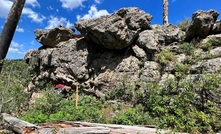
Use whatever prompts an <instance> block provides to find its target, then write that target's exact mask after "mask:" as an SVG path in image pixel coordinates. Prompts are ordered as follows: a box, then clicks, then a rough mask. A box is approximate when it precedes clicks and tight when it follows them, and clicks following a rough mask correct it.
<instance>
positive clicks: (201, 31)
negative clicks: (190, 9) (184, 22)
mask: <svg viewBox="0 0 221 134" xmlns="http://www.w3.org/2000/svg"><path fill="white" fill-rule="evenodd" d="M218 16H219V13H218V12H217V11H215V10H208V11H202V10H199V11H197V12H195V13H194V14H193V16H192V22H191V24H190V26H189V27H188V29H187V32H186V40H187V41H190V40H191V39H193V38H195V37H201V38H205V37H206V36H207V35H208V34H209V33H210V32H211V29H212V28H213V25H214V23H215V22H216V20H217V18H218ZM214 31H215V30H214Z"/></svg>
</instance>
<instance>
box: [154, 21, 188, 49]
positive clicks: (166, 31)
mask: <svg viewBox="0 0 221 134" xmlns="http://www.w3.org/2000/svg"><path fill="white" fill-rule="evenodd" d="M152 27H153V31H154V33H155V35H156V36H157V37H158V41H159V43H160V44H161V45H170V44H171V43H173V42H181V41H182V40H183V39H184V36H185V32H183V31H182V30H181V28H179V27H177V26H175V25H172V24H169V25H163V26H159V25H153V26H152Z"/></svg>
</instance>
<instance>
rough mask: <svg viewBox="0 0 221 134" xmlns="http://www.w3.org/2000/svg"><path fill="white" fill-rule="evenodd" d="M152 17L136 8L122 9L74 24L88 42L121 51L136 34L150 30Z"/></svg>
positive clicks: (131, 41) (129, 43)
mask: <svg viewBox="0 0 221 134" xmlns="http://www.w3.org/2000/svg"><path fill="white" fill-rule="evenodd" d="M151 19H152V16H151V15H149V14H147V13H145V12H144V11H142V10H139V9H137V8H122V9H120V10H119V11H117V12H116V13H114V14H112V15H107V16H103V17H101V18H97V19H93V20H81V21H79V22H77V23H75V27H76V28H77V30H79V31H80V32H81V34H83V35H84V36H85V38H87V39H88V40H91V41H93V42H94V43H96V44H99V45H101V46H103V47H104V48H107V49H123V48H126V47H128V46H129V45H131V44H132V43H133V42H134V40H135V39H136V38H137V37H138V34H139V33H140V32H141V31H142V30H145V29H150V21H151Z"/></svg>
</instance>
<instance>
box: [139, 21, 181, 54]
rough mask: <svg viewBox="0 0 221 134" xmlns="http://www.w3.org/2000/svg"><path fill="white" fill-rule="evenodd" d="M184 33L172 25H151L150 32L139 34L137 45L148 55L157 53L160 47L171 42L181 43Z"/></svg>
mask: <svg viewBox="0 0 221 134" xmlns="http://www.w3.org/2000/svg"><path fill="white" fill-rule="evenodd" d="M184 35H185V33H184V32H183V31H182V30H181V29H180V28H179V27H176V26H174V25H164V26H160V25H153V26H152V30H145V31H143V32H141V33H140V34H139V37H138V39H137V44H138V46H139V47H141V48H144V49H145V50H146V51H147V52H149V53H154V52H156V51H159V50H160V48H161V47H162V46H165V45H169V44H171V43H173V42H181V41H182V39H183V37H184Z"/></svg>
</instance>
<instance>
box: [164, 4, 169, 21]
mask: <svg viewBox="0 0 221 134" xmlns="http://www.w3.org/2000/svg"><path fill="white" fill-rule="evenodd" d="M168 6H169V4H168V0H163V25H167V24H168Z"/></svg>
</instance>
